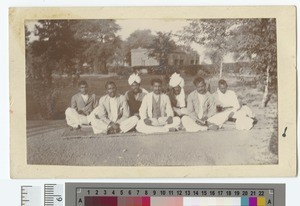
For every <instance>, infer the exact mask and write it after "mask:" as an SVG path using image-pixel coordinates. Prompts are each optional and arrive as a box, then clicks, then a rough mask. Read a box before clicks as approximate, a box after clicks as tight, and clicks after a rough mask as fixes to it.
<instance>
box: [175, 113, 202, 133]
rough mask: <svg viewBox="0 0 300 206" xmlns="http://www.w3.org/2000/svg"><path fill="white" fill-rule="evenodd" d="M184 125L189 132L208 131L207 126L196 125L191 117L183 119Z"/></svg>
mask: <svg viewBox="0 0 300 206" xmlns="http://www.w3.org/2000/svg"><path fill="white" fill-rule="evenodd" d="M181 121H182V125H183V127H184V128H185V130H186V131H187V132H199V131H206V130H207V126H202V125H199V124H197V123H196V121H195V120H193V119H192V118H191V117H189V116H183V117H182V118H181Z"/></svg>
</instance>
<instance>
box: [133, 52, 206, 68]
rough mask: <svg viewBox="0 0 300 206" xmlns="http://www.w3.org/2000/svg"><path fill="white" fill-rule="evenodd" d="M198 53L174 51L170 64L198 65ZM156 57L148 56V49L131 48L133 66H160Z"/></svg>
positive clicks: (169, 58) (170, 57)
mask: <svg viewBox="0 0 300 206" xmlns="http://www.w3.org/2000/svg"><path fill="white" fill-rule="evenodd" d="M199 58H200V57H199V55H198V54H186V53H183V52H176V53H172V54H170V55H169V57H168V65H198V64H199ZM158 65H159V63H158V61H157V60H156V59H154V58H152V57H148V50H147V49H142V48H139V49H132V50H131V66H158Z"/></svg>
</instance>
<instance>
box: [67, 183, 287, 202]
mask: <svg viewBox="0 0 300 206" xmlns="http://www.w3.org/2000/svg"><path fill="white" fill-rule="evenodd" d="M103 205H105V206H132V205H135V206H174V205H176V206H208V205H209V206H225V205H227V206H284V205H285V185H284V184H106V183H66V206H103Z"/></svg>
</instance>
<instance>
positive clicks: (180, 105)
mask: <svg viewBox="0 0 300 206" xmlns="http://www.w3.org/2000/svg"><path fill="white" fill-rule="evenodd" d="M169 85H170V87H171V90H170V91H169V93H168V95H169V97H170V101H171V105H172V108H173V110H174V113H175V116H179V117H182V116H184V115H188V111H187V101H186V95H185V91H184V89H183V87H184V79H183V78H182V77H181V76H180V74H177V73H176V72H175V73H174V74H172V76H171V77H170V81H169Z"/></svg>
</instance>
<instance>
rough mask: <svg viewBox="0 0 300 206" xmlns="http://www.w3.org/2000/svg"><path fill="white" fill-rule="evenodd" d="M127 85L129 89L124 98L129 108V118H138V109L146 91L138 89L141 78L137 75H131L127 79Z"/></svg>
mask: <svg viewBox="0 0 300 206" xmlns="http://www.w3.org/2000/svg"><path fill="white" fill-rule="evenodd" d="M128 83H129V85H130V86H131V89H130V90H128V91H127V92H126V93H125V98H126V100H127V103H128V106H129V112H130V116H133V115H135V116H138V117H139V109H140V107H141V104H142V101H143V98H144V97H145V95H146V94H148V91H146V90H145V89H143V88H141V87H140V84H141V77H140V76H139V75H137V74H132V75H131V76H130V77H129V79H128Z"/></svg>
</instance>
